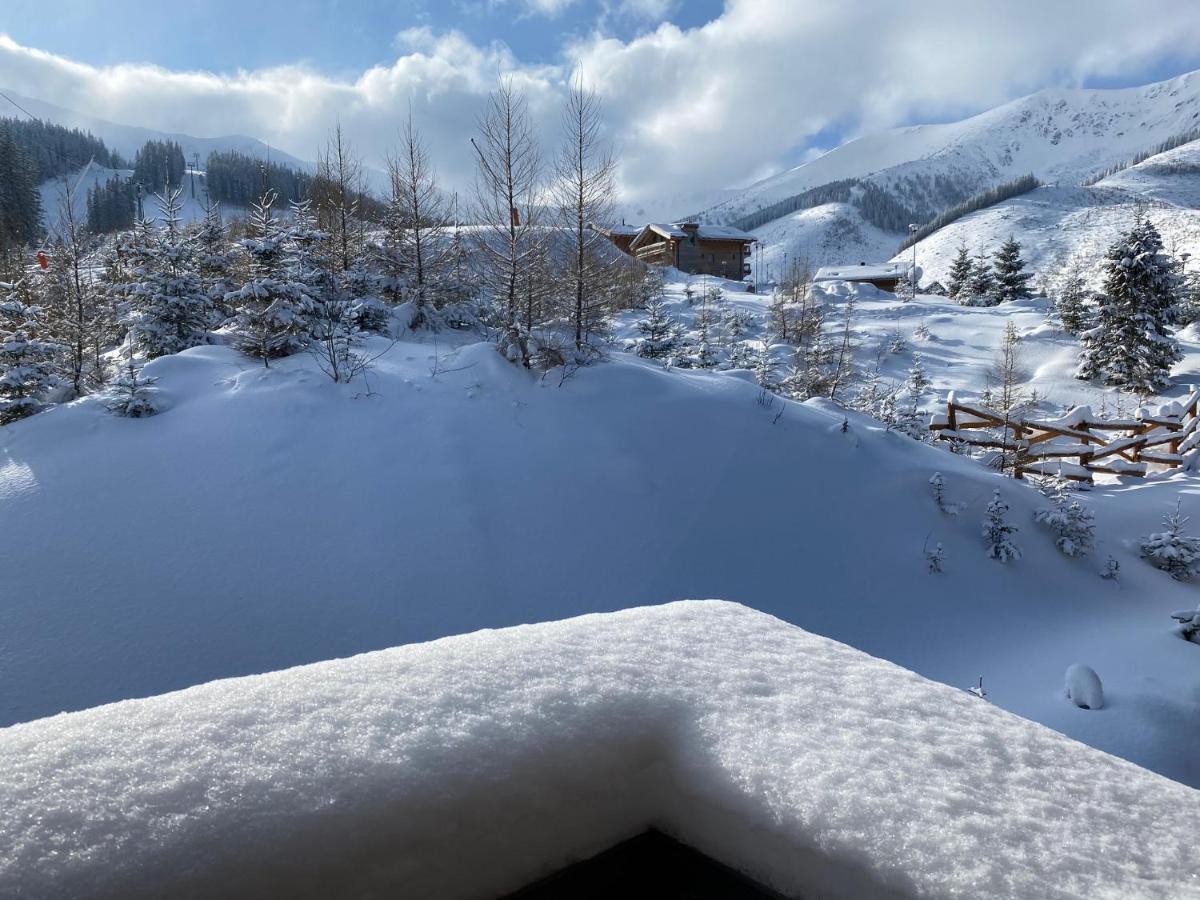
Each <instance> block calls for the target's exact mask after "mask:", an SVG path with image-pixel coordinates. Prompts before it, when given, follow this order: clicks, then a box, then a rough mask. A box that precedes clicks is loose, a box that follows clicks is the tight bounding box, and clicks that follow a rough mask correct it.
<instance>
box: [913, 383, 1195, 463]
mask: <svg viewBox="0 0 1200 900" xmlns="http://www.w3.org/2000/svg"><path fill="white" fill-rule="evenodd" d="M1198 407H1200V391H1198V390H1197V389H1196V388H1195V387H1194V386H1193V387H1192V389H1191V393H1190V394H1189V395H1188V397H1187V399H1186V400H1184V401H1183V402H1182V403H1168V404H1166V405H1165V406H1163V407H1160V408H1159V410H1158V411H1157V412H1154V413H1152V412H1151V411H1150V410H1147V409H1140V410H1138V412H1137V415H1136V416H1135V417H1134V418H1131V419H1100V418H1097V417H1096V416H1094V415H1093V414H1092V411H1091V409H1089V408H1088V407H1086V406H1081V407H1077V408H1075V409H1073V410H1071V412H1070V413H1068V414H1067V415H1065V416H1063V417H1062V418H1061V419H1053V420H1044V419H1034V418H1028V417H1009V416H1005V415H1004V414H1003V413H1001V412H997V411H996V410H994V409H989V408H987V407H986V406H980V405H979V404H970V403H960V402H959V401H958V400H957V399H956V398H955V396H954V394H950V396H949V397H948V398H947V400H946V414H945V415H941V414H936V415H934V416H933V418H932V420H931V421H930V423H929V428H930V430H931V431H933V432H935V433H936V434H937V437H938V439H940V440H945V441H960V442H962V443H964V444H966V445H968V446H971V447H988V448H992V449H996V450H1000V451H1001V452H1004V453H1011V454H1013V474H1014V475H1015V476H1016V477H1017V478H1023V477H1025V476H1026V475H1059V474H1061V475H1062V476H1063V477H1065V478H1070V479H1072V480H1074V481H1085V482H1088V483H1090V482H1091V481H1092V475H1093V474H1094V473H1096V472H1103V473H1105V474H1109V475H1132V476H1135V477H1138V478H1141V477H1143V476H1145V475H1146V472H1147V469H1148V467H1149V466H1151V465H1156V466H1166V467H1168V468H1172V467H1176V466H1180V465H1182V464H1183V461H1184V457H1185V455H1186V454H1188V452H1189V451H1191V450H1194V449H1196V448H1197V447H1200V424H1198V423H1200V419H1197V408H1198ZM988 432H991V433H988ZM1071 460H1075V461H1074V462H1072V461H1071Z"/></svg>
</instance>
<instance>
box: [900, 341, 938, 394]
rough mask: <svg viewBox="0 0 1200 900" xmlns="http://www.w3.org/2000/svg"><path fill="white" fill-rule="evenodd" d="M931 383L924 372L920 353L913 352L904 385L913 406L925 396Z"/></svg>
mask: <svg viewBox="0 0 1200 900" xmlns="http://www.w3.org/2000/svg"><path fill="white" fill-rule="evenodd" d="M932 385H933V382H932V381H930V380H929V376H928V375H926V374H925V364H924V362H923V361H922V359H921V354H920V353H914V354H913V361H912V366H911V367H910V368H909V370H908V381H907V382H906V383H905V385H904V387H905V390H907V391H908V396H909V399H910V400H911V401H912V404H913V406H918V405H920V402H921V398H922V397H923V396H925V394H926V393H927V392H928V391H929V388H930V387H931V386H932Z"/></svg>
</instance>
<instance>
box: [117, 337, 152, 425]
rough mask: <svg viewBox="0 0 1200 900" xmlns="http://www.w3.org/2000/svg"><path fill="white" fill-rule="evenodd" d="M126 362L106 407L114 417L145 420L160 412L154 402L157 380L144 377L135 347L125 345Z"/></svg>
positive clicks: (122, 366)
mask: <svg viewBox="0 0 1200 900" xmlns="http://www.w3.org/2000/svg"><path fill="white" fill-rule="evenodd" d="M125 349H126V357H125V362H124V363H123V364H122V365H121V370H120V372H119V373H118V374H117V380H116V381H115V382H114V383H113V386H112V390H111V392H110V393H109V396H108V400H107V401H106V403H105V406H106V407H107V408H108V411H109V412H111V413H112V414H113V415H117V416H123V417H125V418H127V419H144V418H146V417H147V416H152V415H154V414H155V413H157V412H158V406H157V404H156V403H155V402H154V394H155V388H154V382H155V381H157V380H158V379H156V378H144V377H143V376H142V366H141V363H139V362H137V361H136V360H135V359H134V356H133V346H132V345H130V344H126V345H125Z"/></svg>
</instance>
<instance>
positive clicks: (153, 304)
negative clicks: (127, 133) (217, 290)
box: [125, 188, 212, 359]
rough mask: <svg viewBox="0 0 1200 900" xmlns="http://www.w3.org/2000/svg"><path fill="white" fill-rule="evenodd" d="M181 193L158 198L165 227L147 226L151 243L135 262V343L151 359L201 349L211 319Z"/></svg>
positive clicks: (131, 317)
mask: <svg viewBox="0 0 1200 900" xmlns="http://www.w3.org/2000/svg"><path fill="white" fill-rule="evenodd" d="M179 197H180V189H179V188H176V189H175V190H173V191H170V192H168V193H167V194H165V195H163V194H160V195H158V203H159V207H160V209H161V210H162V222H163V224H162V228H161V229H159V230H158V231H157V232H156V231H154V230H153V229H152V228H151V226H150V224H149V223H147V222H143V223H142V224H141V226H140V227H141V230H142V231H143V234H144V236H145V238H146V240H145V242H144V243H142V244H140V245H139V247H138V253H137V256H135V257H134V259H133V261H132V270H133V280H132V282H131V283H130V285H129V305H130V309H129V311H128V313H127V316H126V320H125V321H126V325H127V326H128V328H129V334H130V338H131V339H132V340H133V342H134V344H135V345H136V346H137V347H138V348H139V349H141V350H142V351H143V352H144V353H145V354H146V356H147V357H148V358H150V359H154V358H155V357H158V356H164V355H165V354H168V353H178V352H179V351H181V350H186V349H187V348H189V347H195V346H197V345H198V344H202V343H204V341H205V338H206V332H207V330H208V327H209V325H210V323H211V318H212V315H211V313H212V301H211V300H210V299H209V297H208V294H207V293H206V292H205V290H204V285H203V283H202V282H201V280H200V275H199V273H198V272H197V270H196V261H195V249H196V248H195V243H194V242H193V240H192V238H191V237H190V236H189V235H187V234H186V233H185V232H184V230H183V225H182V222H181V215H180V213H181V209H182V204H181V203H180V201H179Z"/></svg>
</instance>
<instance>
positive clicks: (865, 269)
mask: <svg viewBox="0 0 1200 900" xmlns="http://www.w3.org/2000/svg"><path fill="white" fill-rule="evenodd" d="M908 268H909V267H908V266H907V265H905V264H904V263H882V264H880V265H870V266H868V265H867V264H866V263H864V262H860V263H859V264H858V265H857V266H855V265H849V266H822V267H821V268H819V269H817V274H816V275H814V276H813V284H819V283H821V282H822V281H851V282H856V283H859V284H873V285H875V287H877V288H879V289H880V290H881V291H890V292H891V293H893V294H894V293H896V285H897V284H899V282H900V279H901V278H903V277H904V276H905V274H907V272H908Z"/></svg>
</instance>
